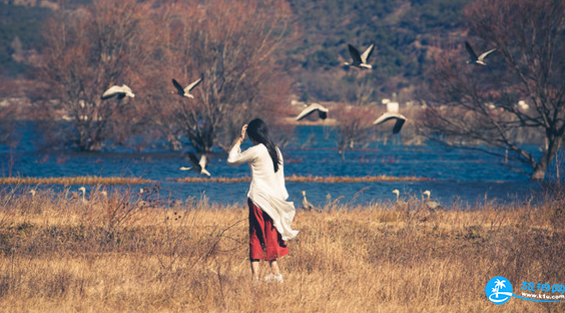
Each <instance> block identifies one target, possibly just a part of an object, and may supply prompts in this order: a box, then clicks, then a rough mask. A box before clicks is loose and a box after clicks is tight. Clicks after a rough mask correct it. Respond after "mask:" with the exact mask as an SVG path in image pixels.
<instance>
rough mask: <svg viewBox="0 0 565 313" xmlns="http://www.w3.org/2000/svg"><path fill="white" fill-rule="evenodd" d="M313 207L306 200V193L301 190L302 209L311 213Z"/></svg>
mask: <svg viewBox="0 0 565 313" xmlns="http://www.w3.org/2000/svg"><path fill="white" fill-rule="evenodd" d="M313 208H314V205H312V203H310V202H308V200H306V191H304V190H302V209H303V210H306V211H312V209H313Z"/></svg>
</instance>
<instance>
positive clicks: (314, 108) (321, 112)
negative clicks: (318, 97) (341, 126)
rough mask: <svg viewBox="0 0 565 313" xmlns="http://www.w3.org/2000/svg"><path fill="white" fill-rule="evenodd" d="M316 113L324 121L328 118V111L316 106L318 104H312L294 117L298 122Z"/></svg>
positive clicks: (318, 105)
mask: <svg viewBox="0 0 565 313" xmlns="http://www.w3.org/2000/svg"><path fill="white" fill-rule="evenodd" d="M316 111H317V112H318V116H319V117H320V118H321V119H323V120H325V119H326V118H327V117H328V112H329V110H328V109H327V108H325V107H324V106H322V105H320V104H318V103H312V104H310V105H309V106H307V107H306V108H305V109H304V110H302V112H300V114H298V116H297V117H296V120H297V121H300V120H301V119H303V118H305V117H306V116H308V115H310V114H312V113H314V112H316Z"/></svg>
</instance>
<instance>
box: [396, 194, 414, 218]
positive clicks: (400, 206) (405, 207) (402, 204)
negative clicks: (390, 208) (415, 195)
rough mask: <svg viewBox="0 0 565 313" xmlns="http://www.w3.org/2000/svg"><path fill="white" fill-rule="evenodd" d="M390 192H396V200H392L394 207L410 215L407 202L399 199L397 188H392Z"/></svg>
mask: <svg viewBox="0 0 565 313" xmlns="http://www.w3.org/2000/svg"><path fill="white" fill-rule="evenodd" d="M392 193H394V194H396V201H395V202H394V207H395V208H396V209H397V210H398V211H400V212H403V213H404V214H405V215H406V216H409V215H410V207H409V206H408V202H406V201H404V200H401V199H400V191H399V190H398V189H394V190H393V191H392Z"/></svg>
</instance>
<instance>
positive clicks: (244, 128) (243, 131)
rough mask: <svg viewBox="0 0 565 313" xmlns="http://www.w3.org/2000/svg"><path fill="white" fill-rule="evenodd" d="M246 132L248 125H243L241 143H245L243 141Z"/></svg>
mask: <svg viewBox="0 0 565 313" xmlns="http://www.w3.org/2000/svg"><path fill="white" fill-rule="evenodd" d="M246 132H247V124H245V125H243V127H241V136H240V137H239V139H240V140H241V142H243V140H244V139H245V133H246Z"/></svg>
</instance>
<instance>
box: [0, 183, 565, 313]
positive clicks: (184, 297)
mask: <svg viewBox="0 0 565 313" xmlns="http://www.w3.org/2000/svg"><path fill="white" fill-rule="evenodd" d="M148 193H149V192H148ZM88 200H89V201H88V203H87V204H84V203H83V202H81V201H80V199H75V198H69V197H68V195H66V194H65V193H64V192H63V193H54V192H53V191H50V190H46V191H39V192H38V193H37V194H36V195H35V196H34V197H32V196H31V195H30V194H27V193H25V192H23V193H22V194H20V195H18V194H16V193H15V192H13V191H6V190H4V191H0V311H1V312H540V311H544V312H562V311H563V310H564V309H565V306H564V305H563V304H562V303H559V304H556V303H550V304H541V303H535V302H529V301H524V300H520V299H516V298H515V299H512V300H511V301H509V302H508V303H506V304H503V305H501V306H496V305H494V304H492V303H490V302H489V301H488V300H487V299H486V296H485V293H484V289H485V284H486V282H487V281H488V280H489V279H491V278H492V277H494V276H504V277H506V278H508V279H509V280H510V281H511V282H512V284H513V286H514V290H515V291H517V290H519V288H520V286H521V282H522V281H526V280H527V281H533V282H541V283H544V282H548V283H550V284H565V272H564V271H563V269H564V268H565V261H564V257H563V256H564V255H565V240H564V239H565V236H564V235H565V234H564V231H563V226H564V225H565V213H564V210H563V208H564V204H565V200H564V198H563V197H561V198H557V199H553V200H552V199H548V200H547V201H545V203H543V204H540V205H532V204H530V203H525V204H512V205H504V206H503V205H498V204H495V203H488V204H487V205H484V206H478V207H475V208H473V209H467V208H458V207H455V208H454V209H453V210H451V211H438V212H434V213H432V212H428V211H426V210H424V209H423V205H422V203H421V202H419V201H418V200H415V199H411V200H409V208H410V209H409V210H405V207H398V206H396V205H393V204H390V203H375V204H372V205H369V206H365V207H345V206H339V205H338V204H337V201H334V202H328V203H327V204H326V205H325V207H324V208H323V209H322V212H321V213H315V212H304V211H298V212H297V215H296V218H295V223H294V227H295V228H296V229H298V230H300V234H299V235H298V237H297V238H296V239H295V240H293V241H291V242H289V248H290V250H291V253H290V255H288V256H285V257H283V258H282V259H281V260H280V265H281V267H282V271H283V274H284V276H285V283H284V284H282V285H271V284H266V283H255V284H254V283H252V282H251V281H250V270H249V264H248V259H247V256H248V250H247V249H248V247H247V209H246V208H245V207H239V206H222V205H216V204H210V203H209V202H208V200H207V199H206V198H203V199H190V200H189V201H187V202H175V203H169V202H166V203H165V202H163V203H160V202H159V200H150V197H149V198H144V199H136V198H135V195H134V193H132V194H127V193H126V194H116V193H114V194H111V195H110V196H109V197H108V198H106V197H103V196H101V195H100V194H99V191H97V190H96V191H94V192H93V194H92V195H91V198H90V199H88ZM263 270H264V271H265V273H264V274H266V267H265V266H264V267H263Z"/></svg>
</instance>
